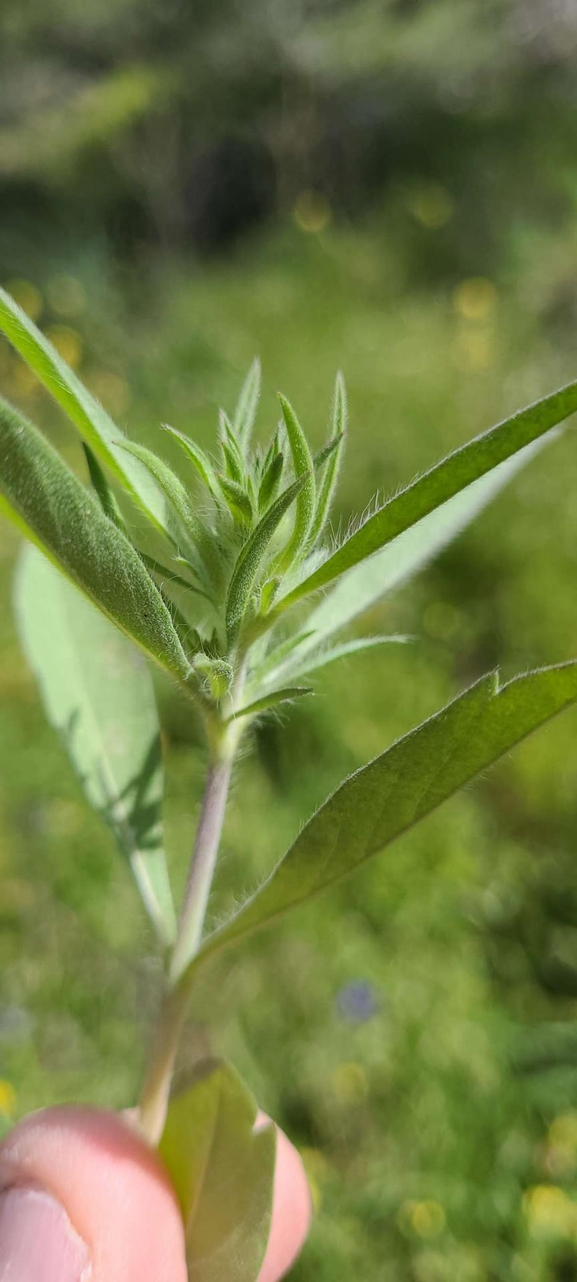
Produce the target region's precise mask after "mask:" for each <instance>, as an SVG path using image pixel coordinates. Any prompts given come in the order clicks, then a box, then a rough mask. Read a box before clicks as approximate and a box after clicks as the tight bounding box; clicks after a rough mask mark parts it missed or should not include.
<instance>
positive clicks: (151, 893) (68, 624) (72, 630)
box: [15, 547, 176, 946]
mask: <svg viewBox="0 0 577 1282" xmlns="http://www.w3.org/2000/svg"><path fill="white" fill-rule="evenodd" d="M15 606H16V618H17V622H18V629H19V632H20V638H21V641H22V646H23V649H24V652H25V654H26V657H27V659H28V662H29V664H30V667H31V668H32V670H33V672H34V674H35V676H36V679H37V681H38V684H39V687H40V693H41V696H42V701H43V704H44V708H45V710H46V715H47V717H48V720H49V721H50V723H51V724H52V725H53V726H54V727H55V728H56V730H57V731H58V733H59V734H60V735H61V737H62V739H63V740H64V743H65V745H66V748H67V749H68V752H69V755H70V758H71V761H72V764H73V766H74V769H75V770H76V772H77V774H78V776H79V778H80V780H81V783H82V786H83V788H84V791H85V793H86V796H87V798H88V800H89V802H90V804H91V805H92V806H94V808H95V810H97V811H98V813H99V814H100V815H101V816H102V818H103V819H104V820H105V821H106V823H107V824H109V826H110V828H111V829H112V832H113V833H114V836H115V838H116V842H117V845H118V848H119V850H120V852H121V854H122V855H123V856H124V857H125V858H126V859H127V860H128V863H129V864H130V867H131V868H132V872H133V874H134V877H135V880H136V883H137V886H138V889H139V891H140V894H141V896H142V900H143V902H144V905H145V907H146V910H147V912H148V913H149V916H150V918H151V920H152V922H153V924H154V926H155V927H156V930H157V932H158V934H159V936H160V939H161V940H162V943H163V944H164V945H165V946H168V945H169V944H170V943H172V942H173V940H174V936H175V928H176V918H175V912H174V905H173V900H172V894H171V890H170V882H169V878H168V871H167V867H166V858H165V854H164V848H163V836H162V795H163V774H162V757H161V751H160V731H159V725H158V715H157V712H156V705H155V701H154V693H153V689H152V681H151V679H150V674H149V672H148V669H147V667H146V664H145V663H144V661H143V660H142V658H141V657H140V656H139V654H138V652H137V651H136V650H135V649H134V648H133V646H132V645H131V644H130V642H129V641H128V640H127V639H126V637H124V636H123V635H122V633H120V632H119V631H118V629H117V628H115V627H113V625H112V624H111V623H109V621H108V619H105V618H104V617H103V616H102V615H101V614H100V613H99V612H98V610H96V609H95V608H94V606H93V605H91V603H90V602H89V601H87V600H86V598H85V597H83V596H82V595H81V593H80V592H78V591H77V589H76V588H75V587H73V586H72V584H70V583H69V582H67V580H66V579H65V578H64V577H63V576H62V574H60V573H59V571H58V570H56V569H55V568H54V566H53V565H51V564H50V562H49V561H47V560H46V558H45V557H44V556H42V555H41V554H40V552H38V551H37V550H36V548H32V547H27V548H26V549H25V551H24V553H23V556H22V558H21V561H20V565H19V567H18V574H17V580H16V593H15Z"/></svg>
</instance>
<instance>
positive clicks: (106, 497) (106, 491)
mask: <svg viewBox="0 0 577 1282" xmlns="http://www.w3.org/2000/svg"><path fill="white" fill-rule="evenodd" d="M82 448H83V450H84V454H85V456H86V462H87V464H88V473H89V476H90V480H91V481H92V487H93V489H94V493H95V494H97V495H98V498H99V499H100V506H101V508H102V511H103V512H104V514H105V516H107V517H108V520H109V521H112V522H113V524H114V525H117V526H118V528H119V530H122V531H123V533H124V534H126V533H127V529H126V522H125V520H124V517H123V515H122V512H121V511H120V508H119V506H118V501H117V498H116V495H115V493H114V490H113V489H112V486H110V485H109V484H108V480H107V477H106V476H105V474H104V472H103V470H102V468H101V466H100V463H99V462H98V459H97V457H96V455H95V454H94V452H93V451H92V450H91V449H90V446H89V445H87V444H86V442H85V441H84V442H83V444H82Z"/></svg>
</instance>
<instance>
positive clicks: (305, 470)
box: [278, 396, 316, 571]
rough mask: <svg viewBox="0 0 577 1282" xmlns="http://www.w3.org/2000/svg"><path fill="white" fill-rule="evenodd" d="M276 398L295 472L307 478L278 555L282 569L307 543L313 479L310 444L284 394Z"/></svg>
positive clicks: (314, 482) (314, 488)
mask: <svg viewBox="0 0 577 1282" xmlns="http://www.w3.org/2000/svg"><path fill="white" fill-rule="evenodd" d="M279 401H280V406H281V410H282V415H283V419H284V424H285V428H286V433H287V437H288V442H289V445H290V450H291V454H292V460H293V467H294V472H295V476H296V477H301V476H305V477H306V478H307V479H306V482H305V484H304V485H303V487H302V489H301V492H300V494H299V497H298V500H297V504H296V512H295V522H294V529H293V532H292V535H291V538H290V540H289V542H288V544H287V546H286V548H285V550H284V552H282V553H281V555H280V556H279V558H278V569H279V570H281V571H282V570H288V569H289V568H290V566H291V565H292V564H293V561H296V559H297V558H298V555H299V553H300V552H302V551H303V550H304V548H305V546H306V543H307V539H308V536H309V533H310V529H311V525H312V523H313V520H314V515H315V504H316V480H315V468H314V462H313V457H312V454H311V452H310V449H309V444H308V441H307V438H306V436H305V434H304V432H303V429H302V427H301V425H300V423H299V421H298V418H297V416H296V414H295V412H294V410H293V407H292V405H291V404H290V402H289V401H287V399H286V397H285V396H279Z"/></svg>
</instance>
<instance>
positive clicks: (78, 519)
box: [0, 400, 190, 679]
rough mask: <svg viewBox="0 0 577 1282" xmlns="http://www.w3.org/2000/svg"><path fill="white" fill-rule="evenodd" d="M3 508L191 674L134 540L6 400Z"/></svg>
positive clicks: (119, 618)
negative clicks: (107, 514) (130, 541)
mask: <svg viewBox="0 0 577 1282" xmlns="http://www.w3.org/2000/svg"><path fill="white" fill-rule="evenodd" d="M0 510H3V511H4V512H5V513H6V515H8V516H9V517H10V519H11V520H12V521H13V522H14V523H15V524H16V525H17V526H18V528H19V529H20V530H21V531H22V533H23V534H25V535H26V537H27V538H29V539H30V540H31V541H32V542H33V543H36V545H37V546H38V547H39V548H40V550H41V551H42V552H44V553H45V555H46V556H48V557H49V559H50V560H51V561H53V563H54V564H55V565H56V566H57V567H58V568H59V569H61V570H62V571H63V572H64V574H66V575H67V577H68V578H69V579H71V580H72V582H73V583H75V584H76V585H77V586H78V587H79V588H81V589H82V591H83V592H85V593H86V595H87V596H88V597H90V599H91V600H92V601H93V602H94V604H95V605H97V606H98V607H99V609H101V610H102V611H103V613H104V614H106V615H107V616H108V618H109V619H111V620H112V622H113V623H116V625H117V626H118V627H119V628H121V629H122V631H123V632H126V634H127V635H128V636H129V637H131V638H132V640H133V641H136V643H137V645H139V646H140V647H141V649H142V650H144V651H145V653H146V654H148V655H149V656H150V657H151V658H152V659H155V660H156V662H157V663H159V664H161V666H162V667H165V668H167V669H168V671H169V672H172V673H173V674H174V675H175V676H176V677H179V678H181V679H183V678H185V677H186V676H187V674H188V672H189V668H190V664H189V662H188V660H187V658H186V655H185V653H184V650H183V649H182V646H181V644H180V641H179V638H178V636H177V633H176V632H175V629H174V627H173V625H172V621H171V618H170V614H169V612H168V610H167V608H166V606H165V604H164V601H163V600H162V597H161V595H160V592H159V591H158V588H157V587H156V585H155V584H154V583H153V581H152V579H151V577H150V575H149V574H148V571H147V570H146V569H145V567H144V565H143V564H142V561H141V559H140V557H139V555H138V553H137V552H136V551H135V549H134V548H133V546H132V544H131V543H129V541H128V539H127V538H126V537H125V535H124V534H123V533H122V531H121V530H119V529H117V527H116V526H115V525H113V523H112V521H109V520H108V517H107V516H105V515H104V513H103V511H102V509H101V507H100V504H99V502H98V500H97V499H96V498H95V497H94V495H93V494H92V493H90V491H89V490H86V489H85V488H84V486H83V485H81V484H80V481H78V480H77V478H76V477H75V476H74V473H73V472H71V471H70V469H69V468H68V467H67V466H66V464H65V463H64V462H63V461H62V459H61V458H60V455H59V454H57V453H56V450H54V449H53V447H52V446H51V445H50V444H49V443H48V441H47V440H46V439H45V437H44V436H42V434H41V433H40V432H39V431H38V430H37V428H35V427H34V426H33V424H32V423H30V422H29V421H28V419H26V418H24V416H23V415H22V414H20V413H18V412H17V411H16V410H15V409H13V408H12V406H10V405H8V404H7V403H6V402H5V401H2V400H0Z"/></svg>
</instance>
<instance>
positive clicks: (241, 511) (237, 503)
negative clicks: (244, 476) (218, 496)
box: [217, 472, 253, 526]
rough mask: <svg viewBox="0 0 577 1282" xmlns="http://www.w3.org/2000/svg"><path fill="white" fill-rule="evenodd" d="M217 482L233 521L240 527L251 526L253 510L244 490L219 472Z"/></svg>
mask: <svg viewBox="0 0 577 1282" xmlns="http://www.w3.org/2000/svg"><path fill="white" fill-rule="evenodd" d="M217 480H218V484H219V486H220V488H221V491H222V496H223V498H224V500H225V503H226V505H227V507H228V508H229V509H230V511H231V513H232V515H233V516H234V518H235V520H236V521H238V522H239V524H240V525H243V526H246V525H248V526H251V525H252V520H253V510H252V503H251V501H250V498H249V496H248V494H247V492H246V490H244V489H243V487H242V485H238V484H237V482H236V481H231V479H230V477H229V476H224V475H223V474H222V473H221V472H218V473H217Z"/></svg>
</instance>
